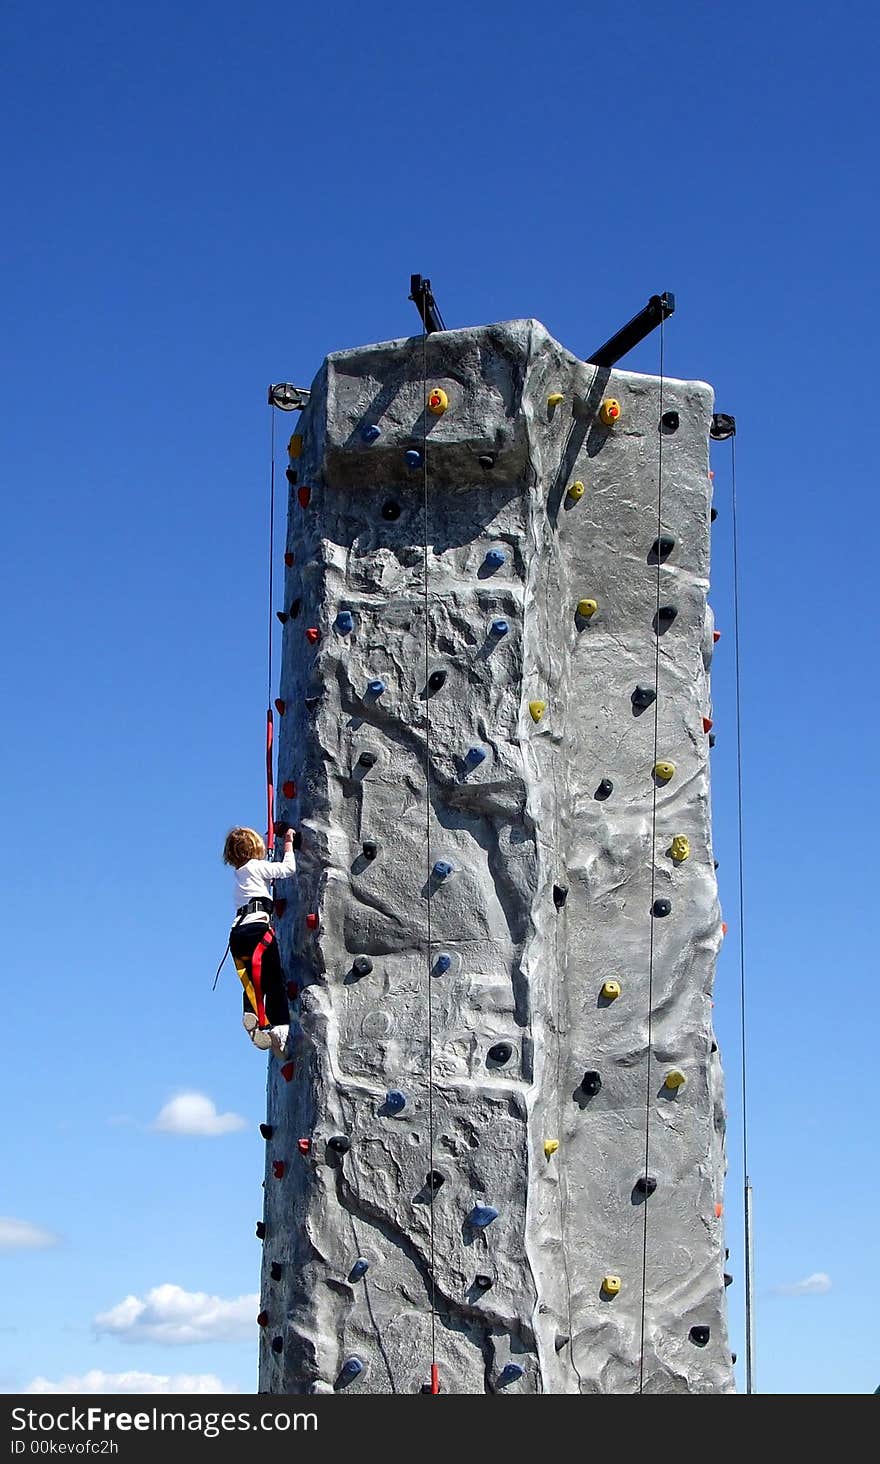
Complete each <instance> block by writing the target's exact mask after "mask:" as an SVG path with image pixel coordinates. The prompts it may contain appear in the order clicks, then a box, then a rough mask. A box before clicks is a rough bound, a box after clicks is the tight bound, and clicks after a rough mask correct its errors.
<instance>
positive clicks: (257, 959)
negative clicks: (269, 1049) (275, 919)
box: [251, 929, 274, 1027]
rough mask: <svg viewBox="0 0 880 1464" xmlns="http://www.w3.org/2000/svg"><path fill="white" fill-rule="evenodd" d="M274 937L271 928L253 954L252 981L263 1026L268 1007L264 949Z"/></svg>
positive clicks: (259, 1018) (258, 1017) (258, 1014)
mask: <svg viewBox="0 0 880 1464" xmlns="http://www.w3.org/2000/svg"><path fill="white" fill-rule="evenodd" d="M273 939H274V936H273V934H272V931H271V929H270V930H267V931H266V934H265V935H264V936H263V939H262V940H261V941H260V943H259V945H258V946H257V947H256V949H255V951H254V953H253V955H252V956H251V981H252V983H253V988H254V996H255V997H256V998H257V1021H258V1022H259V1024H260V1026H261V1027H265V1026H266V1008H265V1007H264V1005H263V981H262V970H263V951H264V950H265V949H266V947H267V946H268V945H271V943H272V941H273Z"/></svg>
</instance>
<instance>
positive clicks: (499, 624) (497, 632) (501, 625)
mask: <svg viewBox="0 0 880 1464" xmlns="http://www.w3.org/2000/svg"><path fill="white" fill-rule="evenodd" d="M509 630H510V626H509V625H508V623H507V621H506V620H493V621H492V624H491V625H490V626H489V631H490V633H491V634H492V635H494V636H497V637H498V638H499V639H500V637H501V636H502V635H507V632H508V631H509Z"/></svg>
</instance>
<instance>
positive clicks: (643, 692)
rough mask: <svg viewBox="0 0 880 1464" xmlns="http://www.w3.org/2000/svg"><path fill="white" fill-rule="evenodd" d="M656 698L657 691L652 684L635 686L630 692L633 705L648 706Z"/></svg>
mask: <svg viewBox="0 0 880 1464" xmlns="http://www.w3.org/2000/svg"><path fill="white" fill-rule="evenodd" d="M656 700H657V693H656V691H655V690H654V688H653V686H637V687H636V689H635V691H634V692H633V694H632V704H633V706H634V707H649V706H650V705H651V703H652V702H655V701H656Z"/></svg>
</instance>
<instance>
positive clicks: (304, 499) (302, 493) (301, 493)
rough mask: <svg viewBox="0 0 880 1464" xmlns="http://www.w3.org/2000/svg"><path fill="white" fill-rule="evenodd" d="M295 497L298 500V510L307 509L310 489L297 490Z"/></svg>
mask: <svg viewBox="0 0 880 1464" xmlns="http://www.w3.org/2000/svg"><path fill="white" fill-rule="evenodd" d="M296 496H297V498H298V499H299V506H300V508H308V506H309V502H310V500H311V497H312V490H311V488H306V487H302V488H297V490H296Z"/></svg>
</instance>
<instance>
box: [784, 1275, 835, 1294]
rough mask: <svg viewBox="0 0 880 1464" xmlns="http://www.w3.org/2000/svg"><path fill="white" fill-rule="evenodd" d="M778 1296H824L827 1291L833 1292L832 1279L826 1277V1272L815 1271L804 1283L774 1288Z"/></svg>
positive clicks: (798, 1282) (806, 1277)
mask: <svg viewBox="0 0 880 1464" xmlns="http://www.w3.org/2000/svg"><path fill="white" fill-rule="evenodd" d="M773 1290H774V1292H775V1293H776V1295H777V1296H824V1294H825V1292H826V1291H830V1290H831V1277H830V1276H826V1274H825V1272H824V1271H814V1272H813V1274H812V1276H805V1277H804V1279H803V1281H793V1282H792V1283H791V1284H790V1285H788V1286H774V1288H773Z"/></svg>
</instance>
